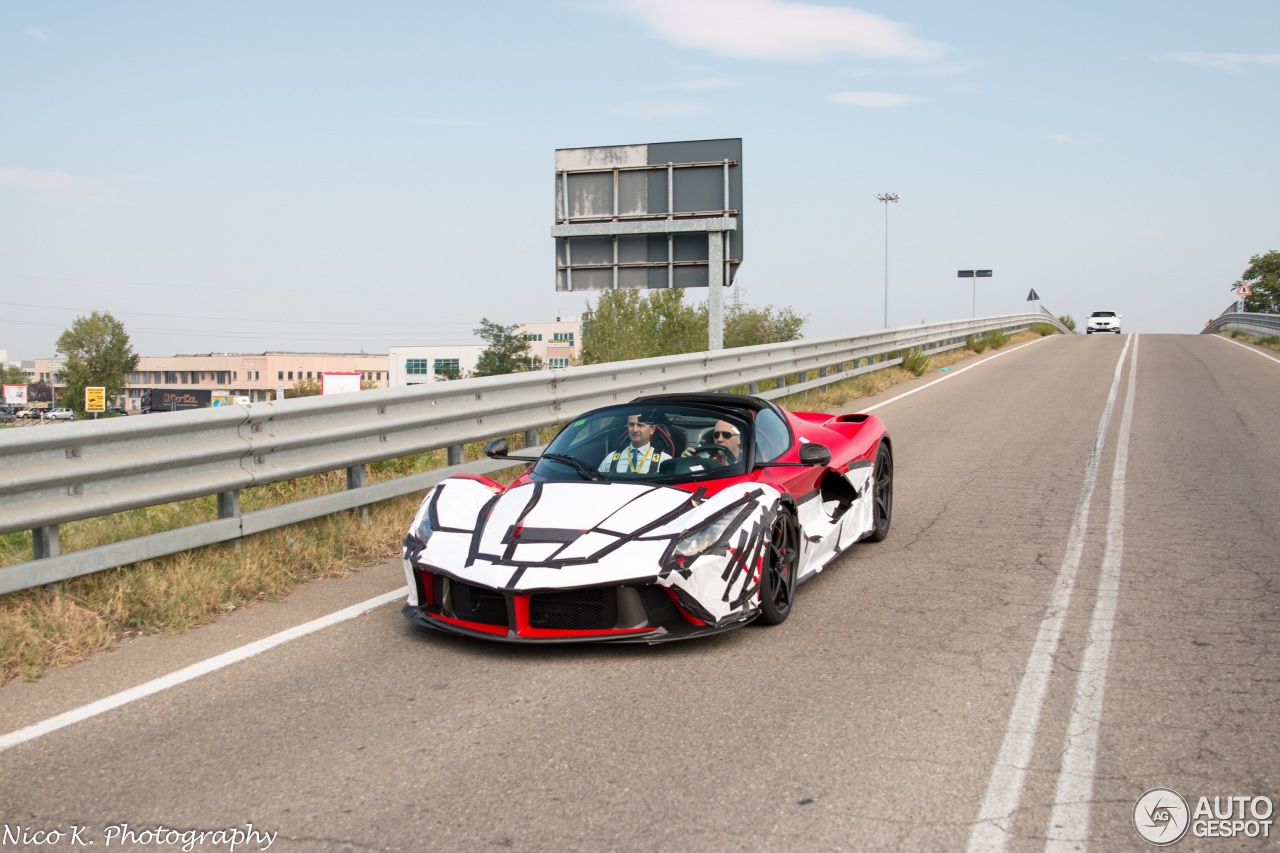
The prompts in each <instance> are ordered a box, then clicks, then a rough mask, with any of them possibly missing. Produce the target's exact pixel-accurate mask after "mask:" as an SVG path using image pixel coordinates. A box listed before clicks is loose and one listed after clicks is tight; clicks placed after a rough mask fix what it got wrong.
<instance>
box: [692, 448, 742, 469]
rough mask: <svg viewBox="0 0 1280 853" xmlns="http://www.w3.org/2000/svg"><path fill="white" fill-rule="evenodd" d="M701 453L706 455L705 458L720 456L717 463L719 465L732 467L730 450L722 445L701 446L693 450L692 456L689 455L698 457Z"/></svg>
mask: <svg viewBox="0 0 1280 853" xmlns="http://www.w3.org/2000/svg"><path fill="white" fill-rule="evenodd" d="M704 451H705V452H704ZM700 453H701V454H702V455H704V456H711V457H714V456H719V457H720V458H719V459H718V460H716V461H717V462H719V464H721V465H730V464H732V462H731V460H730V457H729V448H727V447H724V446H722V445H719V444H699V445H698V446H697V447H695V448H693V453H691V454H689V455H690V456H697V455H698V454H700Z"/></svg>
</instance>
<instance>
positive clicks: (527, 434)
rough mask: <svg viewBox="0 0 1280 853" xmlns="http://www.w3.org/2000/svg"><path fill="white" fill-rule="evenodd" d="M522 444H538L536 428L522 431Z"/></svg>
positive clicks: (529, 445)
mask: <svg viewBox="0 0 1280 853" xmlns="http://www.w3.org/2000/svg"><path fill="white" fill-rule="evenodd" d="M524 446H525V447H537V446H538V431H537V430H536V429H527V430H525V431H524Z"/></svg>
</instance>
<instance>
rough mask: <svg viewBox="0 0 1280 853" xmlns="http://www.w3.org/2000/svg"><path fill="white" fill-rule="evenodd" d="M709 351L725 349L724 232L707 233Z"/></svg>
mask: <svg viewBox="0 0 1280 853" xmlns="http://www.w3.org/2000/svg"><path fill="white" fill-rule="evenodd" d="M707 349H708V350H709V351H711V352H715V351H716V350H722V349H724V232H723V231H708V232H707Z"/></svg>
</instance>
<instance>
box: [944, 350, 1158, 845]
mask: <svg viewBox="0 0 1280 853" xmlns="http://www.w3.org/2000/svg"><path fill="white" fill-rule="evenodd" d="M1132 337H1133V336H1131V335H1130V336H1127V337H1126V340H1125V344H1124V349H1122V350H1121V351H1120V358H1119V360H1118V361H1117V362H1116V369H1115V375H1114V376H1113V377H1112V379H1111V390H1110V391H1109V392H1108V394H1107V403H1106V406H1105V407H1104V408H1103V410H1102V418H1101V419H1100V420H1099V421H1098V431H1097V433H1096V434H1095V435H1094V440H1093V450H1092V452H1090V454H1089V462H1088V464H1087V465H1086V466H1085V477H1084V484H1083V485H1082V486H1081V489H1080V498H1079V500H1078V501H1077V502H1076V510H1075V515H1074V517H1073V518H1072V521H1071V532H1070V533H1069V534H1068V535H1067V549H1066V553H1065V554H1064V555H1063V557H1062V566H1061V568H1059V569H1058V577H1057V579H1056V580H1055V581H1054V584H1053V591H1052V593H1050V596H1049V605H1048V608H1047V609H1046V611H1045V615H1044V619H1043V620H1042V621H1041V622H1040V630H1039V631H1038V632H1037V633H1036V639H1035V642H1034V643H1033V644H1032V646H1031V655H1030V656H1029V657H1028V658H1027V668H1026V671H1025V672H1024V673H1023V676H1022V683H1021V684H1020V685H1019V687H1018V694H1017V696H1016V697H1015V698H1014V702H1013V709H1012V710H1011V711H1010V712H1009V722H1008V724H1007V725H1006V726H1005V733H1004V740H1003V741H1002V742H1001V744H1000V752H999V754H998V755H997V756H996V761H995V764H994V765H993V766H992V768H991V779H990V781H989V783H988V784H987V793H986V796H984V797H983V800H982V807H981V808H980V809H979V810H978V816H977V818H976V819H975V821H974V824H973V829H972V830H971V831H970V834H969V846H968V850H969V853H980V851H1002V850H1004V849H1005V848H1006V846H1007V845H1008V843H1009V835H1010V831H1011V829H1012V823H1013V814H1014V812H1016V811H1017V810H1018V801H1019V799H1021V797H1022V784H1023V781H1024V779H1025V777H1026V774H1027V768H1028V767H1029V766H1030V764H1031V753H1032V750H1033V749H1034V748H1035V741H1036V732H1037V730H1038V729H1039V727H1040V711H1041V709H1042V707H1043V706H1044V697H1045V693H1046V692H1047V691H1048V688H1049V676H1050V675H1051V674H1052V672H1053V658H1054V655H1055V654H1056V653H1057V650H1058V641H1059V640H1060V639H1061V637H1062V626H1063V621H1064V620H1065V618H1066V614H1067V607H1068V606H1069V605H1070V604H1071V593H1072V590H1073V588H1074V586H1075V580H1076V573H1077V571H1078V570H1079V568H1080V560H1081V558H1082V556H1083V554H1084V538H1085V531H1086V529H1087V528H1088V525H1089V504H1090V502H1091V501H1092V500H1093V488H1094V485H1095V483H1096V482H1097V479H1098V463H1099V461H1100V459H1101V457H1102V447H1103V443H1104V440H1105V438H1106V434H1107V425H1108V424H1109V423H1110V421H1111V410H1112V408H1113V407H1114V406H1115V401H1116V394H1117V393H1118V392H1119V390H1120V378H1121V376H1122V375H1123V370H1124V360H1125V356H1126V355H1128V353H1129V344H1130V343H1131V341H1132Z"/></svg>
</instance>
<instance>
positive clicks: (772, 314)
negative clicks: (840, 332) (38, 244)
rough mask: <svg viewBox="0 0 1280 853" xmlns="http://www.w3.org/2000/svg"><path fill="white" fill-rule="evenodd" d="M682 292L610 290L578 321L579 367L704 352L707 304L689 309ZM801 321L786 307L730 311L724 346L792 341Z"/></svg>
mask: <svg viewBox="0 0 1280 853" xmlns="http://www.w3.org/2000/svg"><path fill="white" fill-rule="evenodd" d="M684 294H685V292H684V290H681V289H675V288H673V289H661V290H657V289H655V290H649V291H643V292H642V291H638V290H608V291H605V292H604V293H602V294H600V298H599V299H597V300H596V305H595V307H594V308H592V307H591V306H590V305H588V306H587V308H586V311H585V313H584V314H583V318H582V363H583V364H600V363H603V362H610V361H624V360H626V359H631V358H655V357H657V356H663V355H675V354H677V353H682V352H702V351H705V350H706V348H707V346H708V339H707V325H708V319H707V318H708V313H707V306H706V304H705V303H701V304H697V305H690V304H687V303H686V302H685V301H684ZM804 324H805V318H804V317H802V316H800V315H798V314H796V313H795V312H794V311H792V310H791V309H790V308H782V309H775V308H773V307H766V308H744V307H741V306H734V307H730V308H729V310H728V311H726V312H725V330H724V345H725V348H726V349H728V348H731V347H742V346H752V345H755V344H770V343H778V342H781V341H794V340H797V339H798V338H799V337H800V333H801V331H802V330H803V328H804Z"/></svg>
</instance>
